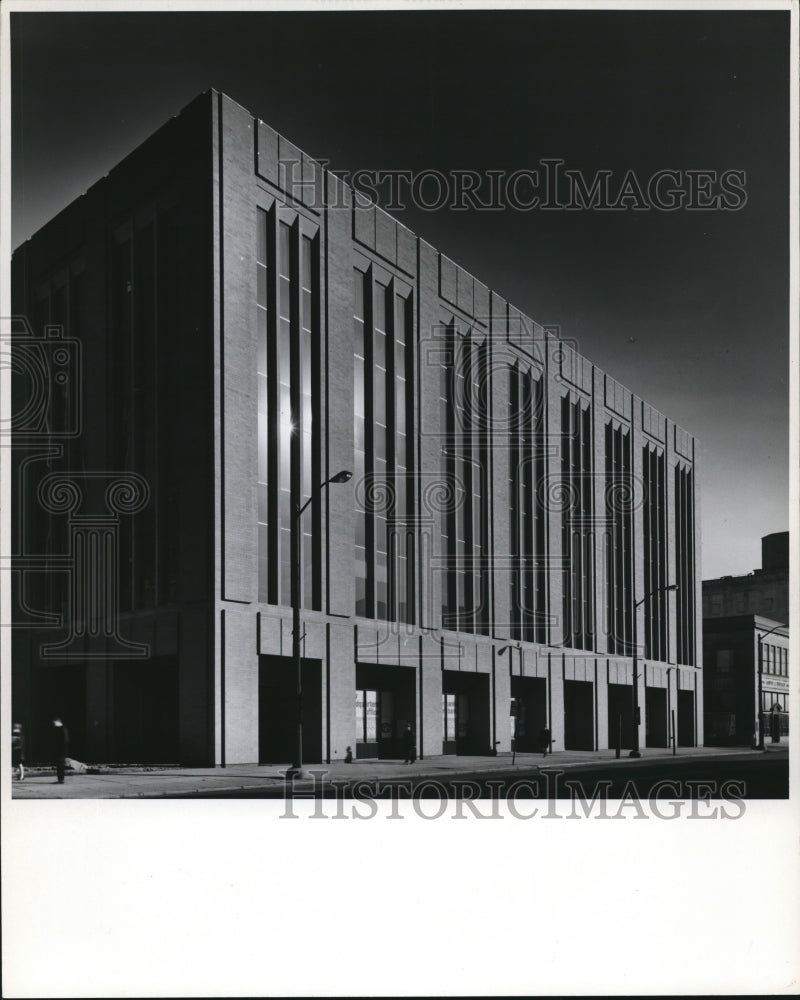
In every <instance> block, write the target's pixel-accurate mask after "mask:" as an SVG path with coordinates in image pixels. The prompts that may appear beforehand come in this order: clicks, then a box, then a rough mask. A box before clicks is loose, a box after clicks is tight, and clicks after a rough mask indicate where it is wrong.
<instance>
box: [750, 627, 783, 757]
mask: <svg viewBox="0 0 800 1000" xmlns="http://www.w3.org/2000/svg"><path fill="white" fill-rule="evenodd" d="M779 628H786V626H785V625H784V624H783V622H779V623H778V624H777V625H775V626H773V627H772V628H770V629H767V631H766V632H764V633H759V635H758V743H757V744H756V749H757V750H763V749H764V688H763V684H764V680H763V676H764V660H763V656H764V652H763V649H762V645H761V644H762V643H763V641H764V640H765V639H766V638H767V636H768V635H771V634H772V633H773V632H777V631H778V629H779ZM756 629H758V625H756Z"/></svg>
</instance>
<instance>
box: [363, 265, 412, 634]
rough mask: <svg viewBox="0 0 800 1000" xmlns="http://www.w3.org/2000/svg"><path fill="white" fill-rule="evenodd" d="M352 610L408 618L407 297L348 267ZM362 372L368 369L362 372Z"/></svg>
mask: <svg viewBox="0 0 800 1000" xmlns="http://www.w3.org/2000/svg"><path fill="white" fill-rule="evenodd" d="M354 284H355V295H354V307H353V314H354V382H355V384H354V408H355V413H354V452H355V458H354V462H355V472H356V477H357V479H358V480H364V481H365V482H366V483H367V484H370V485H369V487H368V488H367V489H366V490H364V491H362V492H363V493H364V494H366V499H367V502H366V505H365V507H361V506H359V505H358V503H357V504H356V539H355V542H356V614H358V615H362V616H364V617H368V618H377V619H381V620H383V621H397V620H399V621H404V622H411V621H413V620H414V608H413V604H414V601H413V535H412V531H411V527H410V525H411V510H412V506H413V486H412V477H411V476H410V475H409V474H408V473H409V470H410V469H411V468H413V434H412V418H411V415H412V412H413V408H412V392H413V385H412V371H413V369H412V363H413V362H412V347H413V345H412V343H411V339H412V338H411V332H412V329H413V328H412V318H413V313H412V303H411V300H410V297H405V296H403V295H401V294H399V293H398V292H397V291H396V289H395V284H394V282H393V281H390V283H389V284H387V285H384V284H382V283H380V282H378V281H377V280H375V279H374V277H373V275H372V274H371V272H368V273H366V274H364V273H363V272H361V271H359V270H358V269H357V268H356V269H354ZM368 373H371V375H369V374H368Z"/></svg>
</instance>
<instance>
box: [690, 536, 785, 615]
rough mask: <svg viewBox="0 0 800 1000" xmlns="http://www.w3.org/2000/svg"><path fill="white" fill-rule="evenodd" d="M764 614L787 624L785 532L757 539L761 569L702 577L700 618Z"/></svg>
mask: <svg viewBox="0 0 800 1000" xmlns="http://www.w3.org/2000/svg"><path fill="white" fill-rule="evenodd" d="M748 614H749V615H751V616H752V615H764V616H765V617H766V618H774V619H775V620H776V621H779V622H785V623H786V624H787V625H788V624H789V532H788V531H777V532H775V533H774V534H772V535H764V537H763V538H762V539H761V569H754V570H753V572H752V573H748V574H747V575H746V576H721V577H717V579H715V580H703V618H704V619H706V618H732V617H737V616H741V615H748Z"/></svg>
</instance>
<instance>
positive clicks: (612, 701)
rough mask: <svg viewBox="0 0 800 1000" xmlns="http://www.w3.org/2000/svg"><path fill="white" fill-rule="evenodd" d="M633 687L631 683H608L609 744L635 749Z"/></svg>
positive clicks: (612, 746) (624, 748)
mask: <svg viewBox="0 0 800 1000" xmlns="http://www.w3.org/2000/svg"><path fill="white" fill-rule="evenodd" d="M632 720H633V688H632V687H631V685H630V684H609V685H608V746H609V748H610V749H612V750H613V749H615V748H616V747H617V746H619V747H620V749H622V750H632V749H633V725H632Z"/></svg>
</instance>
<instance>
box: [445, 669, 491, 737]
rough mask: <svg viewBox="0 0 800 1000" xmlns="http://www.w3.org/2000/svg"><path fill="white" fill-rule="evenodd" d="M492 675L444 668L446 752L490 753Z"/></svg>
mask: <svg viewBox="0 0 800 1000" xmlns="http://www.w3.org/2000/svg"><path fill="white" fill-rule="evenodd" d="M490 752H491V748H490V746H489V675H488V674H473V673H469V674H467V673H461V672H458V671H455V670H443V671H442V753H443V754H488V753H490Z"/></svg>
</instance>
